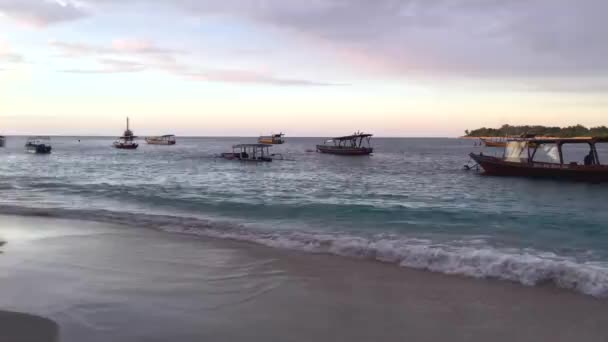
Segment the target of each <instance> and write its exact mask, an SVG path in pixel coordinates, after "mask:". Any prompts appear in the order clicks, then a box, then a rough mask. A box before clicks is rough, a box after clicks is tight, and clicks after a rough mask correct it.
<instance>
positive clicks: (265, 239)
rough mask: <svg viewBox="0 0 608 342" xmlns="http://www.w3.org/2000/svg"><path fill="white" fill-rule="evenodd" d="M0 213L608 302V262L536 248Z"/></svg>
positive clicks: (106, 215) (128, 216)
mask: <svg viewBox="0 0 608 342" xmlns="http://www.w3.org/2000/svg"><path fill="white" fill-rule="evenodd" d="M0 213H1V214H10V215H23V216H44V217H56V218H64V219H78V220H88V221H91V220H92V221H99V222H106V223H111V224H120V225H126V226H136V227H145V228H153V229H159V230H163V231H166V232H172V233H180V234H193V235H200V236H207V237H214V238H222V239H231V240H238V241H247V242H253V243H257V244H261V245H265V246H269V247H275V248H282V249H291V250H299V251H305V252H312V253H327V254H334V255H340V256H347V257H355V258H362V259H370V260H377V261H381V262H386V263H392V264H397V265H399V266H402V267H409V268H415V269H421V270H428V271H433V272H440V273H445V274H455V275H463V276H469V277H474V278H492V279H500V280H507V281H513V282H518V283H521V284H523V285H528V286H535V285H539V284H545V283H550V284H553V285H555V286H557V287H560V288H565V289H571V290H575V291H578V292H581V293H584V294H588V295H592V296H595V297H602V298H608V263H598V262H583V261H577V260H575V259H573V258H568V257H564V256H559V255H556V254H553V253H547V252H542V251H536V250H531V249H525V250H524V249H514V248H496V247H492V246H489V245H487V244H484V243H483V241H479V240H471V241H468V242H466V243H463V242H462V241H460V242H458V243H435V242H433V241H431V240H429V239H417V238H408V237H403V236H387V235H378V236H373V237H360V236H354V235H350V234H342V233H326V232H303V231H287V230H270V229H266V230H262V229H254V228H251V227H245V226H243V225H239V224H234V223H230V222H224V221H220V222H217V221H212V220H205V219H201V218H195V217H183V216H170V215H150V214H144V213H127V212H116V211H108V210H71V209H60V208H26V207H16V206H0Z"/></svg>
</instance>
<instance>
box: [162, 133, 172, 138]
mask: <svg viewBox="0 0 608 342" xmlns="http://www.w3.org/2000/svg"><path fill="white" fill-rule="evenodd" d="M174 136H175V134H165V135H163V136H161V138H171V137H174Z"/></svg>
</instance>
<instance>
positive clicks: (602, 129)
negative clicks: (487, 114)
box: [465, 125, 608, 138]
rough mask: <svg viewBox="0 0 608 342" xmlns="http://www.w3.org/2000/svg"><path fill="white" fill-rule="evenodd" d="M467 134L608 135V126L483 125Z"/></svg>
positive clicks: (474, 135)
mask: <svg viewBox="0 0 608 342" xmlns="http://www.w3.org/2000/svg"><path fill="white" fill-rule="evenodd" d="M465 134H466V135H465V136H466V137H507V136H510V137H513V136H522V135H530V134H532V135H536V136H545V137H557V138H574V137H608V127H606V126H599V127H591V128H587V127H585V126H583V125H576V126H568V127H547V126H527V125H526V126H511V125H502V127H500V128H486V127H483V128H478V129H475V130H472V131H469V130H466V131H465Z"/></svg>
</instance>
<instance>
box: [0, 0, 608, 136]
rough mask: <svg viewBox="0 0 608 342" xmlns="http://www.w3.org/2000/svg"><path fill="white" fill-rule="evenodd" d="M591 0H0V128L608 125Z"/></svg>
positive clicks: (456, 132)
mask: <svg viewBox="0 0 608 342" xmlns="http://www.w3.org/2000/svg"><path fill="white" fill-rule="evenodd" d="M606 13H608V1H604V0H580V1H571V0H510V1H503V0H307V1H301V0H221V1H219V0H213V1H212V0H0V133H1V134H53V135H55V134H78V135H119V134H120V133H121V132H122V130H123V129H124V120H125V117H126V116H129V117H130V118H131V121H132V126H133V127H132V128H133V129H134V130H135V133H136V134H140V135H143V134H165V133H174V134H178V135H204V136H205V135H210V136H255V135H259V134H268V133H271V132H279V131H282V132H285V133H287V134H288V135H291V136H333V135H343V134H348V133H352V132H353V131H356V130H361V131H366V132H371V133H374V134H376V135H378V136H428V137H433V136H449V137H451V136H460V135H462V134H463V132H464V130H465V129H474V128H479V127H482V126H484V127H498V126H500V125H502V124H512V125H517V124H540V125H557V126H566V125H574V124H583V125H587V126H599V125H608V122H607V121H608V96H607V95H608V20H605V14H606Z"/></svg>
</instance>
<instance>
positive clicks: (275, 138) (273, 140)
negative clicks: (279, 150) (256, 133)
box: [258, 133, 285, 145]
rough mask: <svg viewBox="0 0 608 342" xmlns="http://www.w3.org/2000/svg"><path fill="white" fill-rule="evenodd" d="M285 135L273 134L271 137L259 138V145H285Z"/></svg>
mask: <svg viewBox="0 0 608 342" xmlns="http://www.w3.org/2000/svg"><path fill="white" fill-rule="evenodd" d="M284 136H285V134H283V133H279V134H272V135H269V136H261V137H259V138H258V143H260V144H270V145H280V144H284V143H285V139H284V138H283V137H284Z"/></svg>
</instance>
